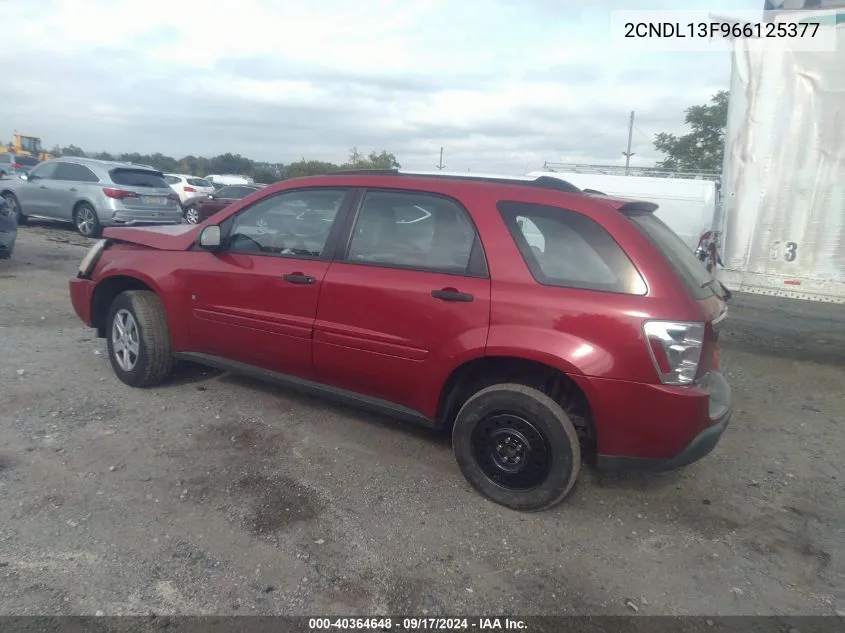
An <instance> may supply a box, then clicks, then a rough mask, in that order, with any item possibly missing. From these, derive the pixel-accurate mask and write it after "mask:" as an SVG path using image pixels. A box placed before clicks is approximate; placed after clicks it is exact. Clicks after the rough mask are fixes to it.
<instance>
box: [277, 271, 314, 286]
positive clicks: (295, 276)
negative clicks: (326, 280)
mask: <svg viewBox="0 0 845 633" xmlns="http://www.w3.org/2000/svg"><path fill="white" fill-rule="evenodd" d="M282 279H284V280H285V281H286V282H288V283H290V284H315V283H317V280H316V279H314V278H313V277H312V276H311V275H303V274H302V273H288V274H287V275H282Z"/></svg>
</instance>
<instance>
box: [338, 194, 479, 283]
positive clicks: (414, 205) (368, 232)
mask: <svg viewBox="0 0 845 633" xmlns="http://www.w3.org/2000/svg"><path fill="white" fill-rule="evenodd" d="M477 239H478V238H477V235H476V232H475V227H474V226H473V225H472V222H471V221H470V219H469V217H468V216H467V212H466V211H465V210H464V209H463V208H462V207H460V206H459V205H458V204H457V203H455V202H454V201H452V200H449V199H448V198H443V197H440V196H435V195H432V194H424V193H412V192H394V191H370V192H368V193H367V195H366V196H365V197H364V201H363V203H362V205H361V209H360V211H359V213H358V219H357V222H356V224H355V228H354V230H353V234H352V240H351V243H350V245H349V253H348V255H347V260H349V261H351V262H360V263H368V264H381V265H387V266H399V267H403V268H414V269H419V270H430V271H435V272H448V273H458V274H464V273H466V272H467V270H468V268H469V265H470V259H471V257H470V256H471V255H472V253H473V247H474V246H476V241H477Z"/></svg>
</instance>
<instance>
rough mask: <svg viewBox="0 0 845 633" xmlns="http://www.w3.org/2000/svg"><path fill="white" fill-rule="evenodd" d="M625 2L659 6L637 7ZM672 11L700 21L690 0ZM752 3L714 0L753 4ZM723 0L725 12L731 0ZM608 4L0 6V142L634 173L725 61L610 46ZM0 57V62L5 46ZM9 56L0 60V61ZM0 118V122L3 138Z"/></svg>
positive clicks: (499, 0) (340, 0) (716, 83)
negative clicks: (592, 167)
mask: <svg viewBox="0 0 845 633" xmlns="http://www.w3.org/2000/svg"><path fill="white" fill-rule="evenodd" d="M639 4H641V5H642V6H639V7H638V8H642V9H655V8H658V9H668V8H671V7H672V6H673V5H674V3H671V2H660V1H655V2H648V1H647V0H643V2H642V3H638V5H639ZM687 4H689V5H690V6H686V5H685V7H684V8H689V9H696V8H707V9H710V10H715V9H716V8H714V7H711V6H710V3H709V2H703V0H702V1H700V2H699V1H697V0H690V1H689V2H688V3H687ZM758 4H759V2H757V1H756V0H753V1H752V0H748V1H747V2H745V0H742V1H741V2H739V3H736V2H734V3H731V4H730V7H731V8H732V9H756V8H758V7H757V5H758ZM738 5H741V6H738ZM628 7H629V5H628V3H627V2H623V1H622V0H618V1H611V0H593V1H592V2H586V1H584V2H575V1H574V0H570V1H567V0H554V1H553V0H520V1H519V2H517V1H516V0H478V2H472V3H464V4H461V3H456V2H453V1H452V0H404V1H400V0H371V2H369V3H354V2H351V0H324V2H322V3H313V5H312V3H305V2H301V1H298V0H289V1H284V0H242V1H241V3H240V5H239V8H238V10H237V11H231V12H230V11H220V10H216V9H215V8H214V5H213V4H212V5H209V4H208V3H207V2H199V1H198V0H182V1H180V2H178V3H175V2H164V0H148V2H147V3H146V4H139V3H137V2H135V1H134V0H131V1H130V0H85V2H78V1H74V2H70V1H69V0H42V2H39V3H38V6H37V7H36V6H34V5H33V4H32V3H3V5H2V7H0V23H4V24H14V25H15V28H14V29H8V30H7V31H6V33H4V39H5V43H6V46H5V50H6V51H7V57H6V62H4V69H3V79H4V81H3V89H2V90H3V95H2V98H0V122H2V126H3V127H0V140H7V139H8V138H9V137H10V136H11V134H12V131H13V129H19V130H20V131H22V132H26V133H30V134H37V135H40V136H41V138H42V141H43V143H44V144H45V145H47V146H52V145H54V144H60V145H69V144H71V143H73V144H75V145H79V146H81V147H83V148H85V149H86V150H92V151H96V150H108V151H113V152H120V151H139V152H154V151H161V152H163V153H166V154H170V155H174V156H182V155H186V154H195V155H213V154H218V153H222V152H226V151H231V152H238V153H241V154H243V155H246V156H249V157H251V158H255V159H257V160H270V161H281V162H289V161H292V160H297V159H299V158H300V157H307V158H315V159H324V160H333V161H341V160H343V159H345V157H346V155H347V153H348V149H349V148H350V147H352V146H357V147H359V148H360V149H362V150H364V151H368V150H370V149H375V150H381V149H387V150H388V151H391V152H394V153H395V154H396V155H397V156H398V158H399V160H400V162H401V163H402V164H403V166H408V167H416V168H422V169H429V168H431V167H432V166H433V164H434V163H435V162H436V161H437V159H438V154H439V148H440V147H441V146H443V147H444V148H445V158H446V162H447V165H448V166H449V168H450V169H459V170H464V169H472V170H474V171H506V172H509V173H521V172H522V171H524V170H525V169H528V168H530V169H536V168H538V167H540V166H542V163H543V161H545V160H549V161H565V160H577V161H587V162H619V161H620V160H621V159H622V156H621V152H622V150H623V149H624V146H625V142H626V140H627V124H628V115H629V112H630V111H631V110H635V111H636V132H635V135H634V148H633V149H634V151H635V152H636V156H635V162H643V163H646V164H649V163H651V162H653V161H654V160H655V159H657V158H659V157H658V156H657V155H656V154H655V152H654V150H653V148H652V145H651V139H652V138H653V136H654V134H655V133H657V132H660V131H673V132H679V131H681V130H682V123H683V110H684V108H686V107H687V106H689V105H692V104H695V103H703V102H705V101H707V100H708V99H709V97H710V96H711V95H712V94H713V93H714V92H716V91H717V90H719V89H723V88H726V87H727V85H728V78H729V70H730V69H729V59H728V56H727V54H726V53H681V54H675V55H671V54H667V53H662V54H659V53H656V54H644V53H632V54H630V55H620V54H619V52H618V50H614V49H612V47H611V46H610V42H609V35H608V28H609V23H610V13H609V11H611V10H613V9H627V8H628ZM9 51H12V52H13V55H12V56H10V55H9ZM7 62H10V63H7ZM6 126H8V127H6Z"/></svg>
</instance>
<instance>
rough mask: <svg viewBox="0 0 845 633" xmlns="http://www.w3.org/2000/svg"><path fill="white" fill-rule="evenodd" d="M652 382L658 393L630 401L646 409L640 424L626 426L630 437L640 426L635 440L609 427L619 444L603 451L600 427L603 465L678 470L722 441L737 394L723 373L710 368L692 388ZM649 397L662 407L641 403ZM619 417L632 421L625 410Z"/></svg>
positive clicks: (613, 468) (600, 461) (607, 467)
mask: <svg viewBox="0 0 845 633" xmlns="http://www.w3.org/2000/svg"><path fill="white" fill-rule="evenodd" d="M641 387H649V386H647V385H641ZM652 387H654V388H656V392H655V389H654V388H653V389H651V390H650V391H651V392H652V393H651V397H644V398H641V400H642V401H641V402H640V403H639V404H637V403H635V402H633V401H631V403H630V405H627V406H630V407H631V408H633V409H634V410H635V411H640V412H643V413H640V414H639V419H637V420H636V425H631V426H629V427H628V428H626V429H625V432H626V433H627V434H628V435H629V436H630V434H632V433H634V432H636V431H637V430H639V436H638V437H637V438H636V439H635V440H634V439H633V438H631V437H629V439H631V441H630V442H627V443H626V442H624V439H625V438H624V437H623V436H619V435H618V434H616V435H614V433H613V432H612V431H611V430H610V429H607V430H608V431H609V432H610V434H611V441H612V442H614V443H615V444H614V445H613V446H609V447H607V448H611V449H612V450H603V449H604V448H605V446H603V445H602V444H603V442H602V428H598V429H597V430H598V437H599V442H600V445H599V449H600V454H599V455H598V460H597V466H598V467H599V468H600V469H602V470H611V471H620V470H633V471H646V472H663V471H669V470H675V469H677V468H682V467H684V466H688V465H689V464H692V463H693V462H696V461H698V460H699V459H701V458H703V457H705V456H706V455H707V454H709V453H710V452H711V451H712V450H713V449H714V448H715V447H716V445H717V444H718V443H719V440H720V438H721V437H722V434H723V433H724V432H725V429H727V427H728V425H729V424H730V421H731V418H732V416H733V395H732V393H731V389H730V385H728V382H727V380H725V378H724V376H723V375H722V374H721V373H719V372H717V371H714V372H712V373H711V374H710V375H709V376H708V377H707V379H706V380H704V381H702V382H701V383H700V384H698V385H696V386H694V387H680V388H678V387H674V388H671V387H662V386H652ZM656 394H660V396H661V398H662V400H663V402H658V401H657V400H655V395H656ZM637 399H638V398H634V399H633V400H637ZM649 401H651V402H653V403H654V404H657V405H658V406H657V407H656V408H654V407H648V408H645V407H641V405H643V404H645V403H646V402H649ZM619 404H620V401H617V406H619ZM623 406H625V405H623ZM649 414H650V415H649ZM619 418H620V419H623V420H627V421H628V422H629V423H630V421H631V420H630V418H628V417H626V416H625V414H622V413H620V414H619ZM609 424H612V421H611V422H609ZM644 438H647V440H648V444H645V443H644V442H643V439H644ZM625 444H628V446H626V445H625ZM626 449H627V450H626Z"/></svg>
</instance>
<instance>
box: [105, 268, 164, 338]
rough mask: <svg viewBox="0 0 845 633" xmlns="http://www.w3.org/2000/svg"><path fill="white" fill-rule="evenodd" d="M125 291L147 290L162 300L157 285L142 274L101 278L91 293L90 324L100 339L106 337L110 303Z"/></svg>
mask: <svg viewBox="0 0 845 633" xmlns="http://www.w3.org/2000/svg"><path fill="white" fill-rule="evenodd" d="M127 290H149V291H150V292H154V293H155V294H156V295H157V296H158V297H159V298H162V293H161V292H160V289H159V288H158V286H157V284H156V283H155V282H154V281H153V280H152V279H150V278H149V277H147V276H146V275H144V274H142V273H135V274H132V275H128V274H122V273H118V274H114V275H109V276H107V277H103V278H102V279H100V280H99V281H98V282H97V285H96V287H95V288H94V292H93V293H91V323H92V325H93V326H94V328H95V329H96V330H97V336H99V337H100V338H104V337H105V335H106V319H107V318H108V314H109V308H110V307H111V304H112V302H113V301H114V299H115V297H117V295H119V294H120V293H121V292H125V291H127ZM162 301H163V299H162Z"/></svg>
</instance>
